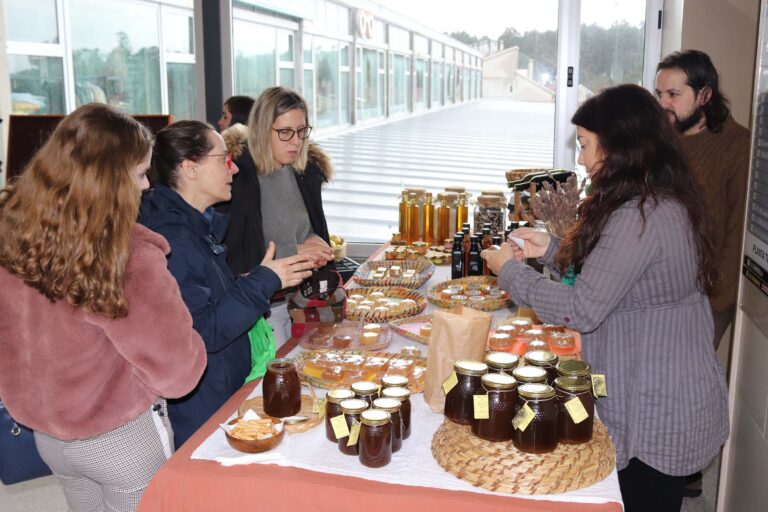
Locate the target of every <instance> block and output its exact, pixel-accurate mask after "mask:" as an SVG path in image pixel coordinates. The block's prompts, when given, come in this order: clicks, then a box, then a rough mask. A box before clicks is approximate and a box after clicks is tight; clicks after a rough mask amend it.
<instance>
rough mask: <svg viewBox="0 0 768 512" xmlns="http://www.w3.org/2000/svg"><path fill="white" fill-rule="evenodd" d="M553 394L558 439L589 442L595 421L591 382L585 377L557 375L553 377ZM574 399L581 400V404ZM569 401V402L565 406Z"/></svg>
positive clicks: (569, 441) (571, 441)
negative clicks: (556, 408)
mask: <svg viewBox="0 0 768 512" xmlns="http://www.w3.org/2000/svg"><path fill="white" fill-rule="evenodd" d="M555 396H556V398H557V407H558V411H557V438H558V440H559V441H560V442H561V443H565V444H581V443H587V442H589V441H590V440H591V439H592V429H593V426H594V421H595V399H594V397H593V396H592V383H591V382H590V381H589V379H588V378H586V377H558V378H557V379H555ZM575 400H578V401H579V402H581V405H580V406H579V404H578V403H577V402H575ZM569 402H571V404H570V405H569V406H568V407H566V404H568V403H569ZM569 408H570V411H569ZM577 421H578V423H577Z"/></svg>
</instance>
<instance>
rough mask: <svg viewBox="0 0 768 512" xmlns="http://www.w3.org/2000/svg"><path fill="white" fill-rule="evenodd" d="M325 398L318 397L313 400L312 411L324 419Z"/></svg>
mask: <svg viewBox="0 0 768 512" xmlns="http://www.w3.org/2000/svg"><path fill="white" fill-rule="evenodd" d="M325 402H326V399H325V398H318V399H317V400H313V401H312V412H313V413H315V414H317V417H318V418H320V419H323V418H324V417H325Z"/></svg>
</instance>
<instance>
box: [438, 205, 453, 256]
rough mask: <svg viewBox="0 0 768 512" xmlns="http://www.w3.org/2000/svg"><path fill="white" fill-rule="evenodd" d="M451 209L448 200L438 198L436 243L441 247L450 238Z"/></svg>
mask: <svg viewBox="0 0 768 512" xmlns="http://www.w3.org/2000/svg"><path fill="white" fill-rule="evenodd" d="M450 221H451V208H450V207H449V206H448V198H446V197H445V196H442V197H441V198H440V207H439V208H438V209H437V243H438V245H442V244H444V243H445V241H446V240H448V239H449V238H450V236H451V232H452V230H451V223H450Z"/></svg>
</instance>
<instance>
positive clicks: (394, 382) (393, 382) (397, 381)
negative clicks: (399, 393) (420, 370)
mask: <svg viewBox="0 0 768 512" xmlns="http://www.w3.org/2000/svg"><path fill="white" fill-rule="evenodd" d="M407 387H408V377H406V376H405V375H385V376H383V377H382V378H381V389H386V388H407Z"/></svg>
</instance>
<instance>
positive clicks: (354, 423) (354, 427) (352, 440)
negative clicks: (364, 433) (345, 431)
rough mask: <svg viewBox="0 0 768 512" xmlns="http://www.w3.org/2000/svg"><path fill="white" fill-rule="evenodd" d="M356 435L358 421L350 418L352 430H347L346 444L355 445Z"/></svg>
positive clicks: (357, 435) (358, 433) (358, 431)
mask: <svg viewBox="0 0 768 512" xmlns="http://www.w3.org/2000/svg"><path fill="white" fill-rule="evenodd" d="M358 437H360V422H359V421H357V420H352V430H350V431H349V439H348V440H347V446H355V445H356V444H357V438H358Z"/></svg>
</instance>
